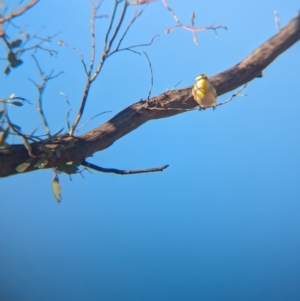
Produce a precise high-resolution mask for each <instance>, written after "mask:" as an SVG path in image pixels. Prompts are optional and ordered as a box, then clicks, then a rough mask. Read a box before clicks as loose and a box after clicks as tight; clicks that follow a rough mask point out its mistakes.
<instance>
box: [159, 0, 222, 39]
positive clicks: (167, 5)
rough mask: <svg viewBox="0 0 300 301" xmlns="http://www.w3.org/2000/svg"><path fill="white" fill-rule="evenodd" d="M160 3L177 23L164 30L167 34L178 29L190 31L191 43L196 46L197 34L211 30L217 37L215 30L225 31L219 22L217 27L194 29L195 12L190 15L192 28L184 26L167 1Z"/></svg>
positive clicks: (163, 0)
mask: <svg viewBox="0 0 300 301" xmlns="http://www.w3.org/2000/svg"><path fill="white" fill-rule="evenodd" d="M161 1H162V3H163V5H164V6H165V7H166V8H167V9H168V10H169V11H170V13H171V14H172V16H173V18H174V20H175V22H176V23H177V25H175V26H173V27H170V28H168V29H166V30H165V32H166V33H169V32H171V31H172V30H174V29H176V28H178V27H181V28H183V29H184V30H187V31H190V32H191V33H192V34H193V41H194V43H195V44H197V45H198V39H197V36H196V33H197V32H200V31H205V30H213V31H214V32H215V34H216V35H217V29H220V28H223V29H227V26H224V25H222V22H220V24H219V25H218V26H214V25H211V26H204V27H195V26H194V22H195V17H196V15H195V12H193V13H192V18H191V23H192V26H189V25H185V24H183V23H182V22H181V21H180V20H179V18H178V16H177V15H176V13H175V12H174V10H173V9H172V8H171V7H170V6H169V4H168V3H167V1H166V0H161Z"/></svg>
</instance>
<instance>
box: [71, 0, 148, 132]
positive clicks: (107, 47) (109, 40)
mask: <svg viewBox="0 0 300 301" xmlns="http://www.w3.org/2000/svg"><path fill="white" fill-rule="evenodd" d="M120 3H121V1H120V0H115V5H114V8H113V13H112V17H111V20H110V23H109V26H108V29H107V31H106V35H105V40H104V47H103V52H102V56H101V59H100V62H99V64H98V66H97V68H96V71H95V72H94V74H93V75H91V73H92V70H93V67H94V60H95V28H94V27H95V25H94V22H95V18H96V17H97V15H96V13H97V9H98V8H99V6H100V4H101V2H99V5H98V6H97V7H95V4H94V1H93V0H91V5H92V17H91V35H92V54H91V59H90V68H89V70H88V71H87V80H86V85H85V88H84V92H83V96H82V99H81V104H80V108H79V110H78V114H77V116H76V118H75V120H74V122H73V124H72V126H71V129H70V131H69V133H70V135H71V136H72V135H74V132H75V130H76V127H77V126H78V123H79V121H80V119H81V118H82V115H83V112H84V109H85V105H86V101H87V98H88V94H89V90H90V87H91V84H92V83H93V82H94V81H95V79H96V78H97V76H98V75H99V73H100V71H101V69H102V67H103V65H104V63H105V61H106V59H107V58H108V57H109V56H110V55H112V54H113V53H115V52H117V51H118V47H119V46H120V44H121V43H120V42H119V43H118V45H117V48H116V49H115V50H114V51H112V52H111V46H112V44H113V42H114V41H115V39H116V37H117V34H118V32H119V30H120V28H121V25H122V23H123V21H124V17H125V14H126V10H127V6H128V4H127V2H126V1H124V5H123V9H122V11H121V14H120V17H119V19H118V22H117V25H116V27H115V29H114V32H113V33H112V36H111V37H110V33H111V31H112V26H113V23H114V20H115V17H116V12H117V8H118V5H119V4H120ZM138 15H140V14H138ZM135 18H137V17H135ZM133 22H134V21H132V22H130V23H129V25H128V26H127V28H126V30H125V33H124V34H123V35H122V37H121V39H122V40H123V38H124V37H125V35H126V34H127V32H128V30H129V28H130V27H131V25H132V24H133ZM122 40H121V42H122ZM152 41H153V40H152ZM152 41H151V43H152ZM129 48H130V47H128V49H127V50H129ZM123 50H125V49H123ZM130 50H131V49H130ZM132 51H133V50H132Z"/></svg>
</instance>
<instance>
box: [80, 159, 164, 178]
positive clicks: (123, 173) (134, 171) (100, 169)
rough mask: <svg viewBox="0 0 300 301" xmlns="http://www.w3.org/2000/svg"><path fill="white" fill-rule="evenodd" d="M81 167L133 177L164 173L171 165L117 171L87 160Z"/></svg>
mask: <svg viewBox="0 0 300 301" xmlns="http://www.w3.org/2000/svg"><path fill="white" fill-rule="evenodd" d="M81 165H82V166H85V167H88V168H91V169H94V170H96V171H100V172H105V173H115V174H118V175H133V174H137V173H147V172H155V171H163V170H164V169H166V168H167V167H168V166H169V165H163V166H159V167H152V168H146V169H135V170H121V169H115V168H104V167H100V166H97V165H95V164H92V163H89V162H87V161H85V160H84V161H83V162H82V163H81Z"/></svg>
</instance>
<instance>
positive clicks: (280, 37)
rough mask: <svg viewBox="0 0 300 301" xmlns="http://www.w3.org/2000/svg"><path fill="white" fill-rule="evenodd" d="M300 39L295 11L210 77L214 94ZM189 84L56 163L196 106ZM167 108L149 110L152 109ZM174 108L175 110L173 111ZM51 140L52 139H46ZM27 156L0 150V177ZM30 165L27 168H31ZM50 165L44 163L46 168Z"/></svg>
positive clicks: (19, 148) (107, 126)
mask: <svg viewBox="0 0 300 301" xmlns="http://www.w3.org/2000/svg"><path fill="white" fill-rule="evenodd" d="M298 40H300V15H299V14H298V15H297V16H296V17H295V18H294V19H292V20H291V21H290V22H289V23H288V24H287V25H286V26H285V27H284V28H282V29H281V30H280V31H279V32H278V33H277V34H276V35H275V36H273V37H272V38H271V39H269V40H268V41H266V42H265V43H263V44H262V45H261V46H259V47H258V48H257V49H256V50H255V51H253V52H252V53H251V54H250V55H249V56H248V57H247V58H245V59H244V60H243V61H241V62H239V63H238V64H236V65H235V66H233V67H232V68H229V69H227V70H225V71H223V72H221V73H219V74H216V75H215V76H213V77H211V78H210V81H211V82H212V84H213V85H214V87H215V88H216V91H217V94H218V95H222V94H224V93H227V92H229V91H232V90H235V89H236V88H237V87H240V86H241V85H243V84H245V83H247V82H249V81H251V80H252V79H254V78H255V77H256V76H258V75H259V74H261V72H262V71H263V70H264V69H265V68H266V67H267V66H268V65H269V64H270V63H271V62H273V61H274V60H275V59H276V58H277V57H278V56H279V55H280V54H281V53H283V52H284V51H286V50H287V49H288V48H289V47H291V46H292V45H293V44H295V43H296V42H297V41H298ZM191 90H192V86H189V87H186V88H183V89H178V90H172V91H167V92H165V93H162V94H160V95H157V96H155V97H152V98H150V99H149V100H148V102H147V101H146V100H145V101H144V100H141V101H139V102H137V103H135V104H132V105H131V106H129V107H127V108H126V109H124V110H123V111H121V112H120V113H118V114H117V115H115V116H114V117H113V118H112V119H110V120H109V121H108V122H106V123H104V124H103V125H101V126H99V127H97V128H95V129H93V130H91V131H89V132H87V133H85V134H83V135H81V136H79V137H76V141H75V143H74V146H73V147H71V148H68V149H67V150H66V151H65V152H62V153H61V156H60V158H59V160H58V161H57V162H58V163H59V162H67V161H70V160H72V161H77V162H84V160H85V158H87V157H88V156H91V155H92V154H93V153H95V152H98V151H101V150H103V149H106V148H108V147H109V146H111V145H112V144H113V143H114V142H115V141H117V140H118V139H120V138H121V137H123V136H125V135H127V134H128V133H130V132H131V131H133V130H135V129H136V128H138V127H139V126H141V125H142V124H144V123H145V122H147V121H149V120H152V119H158V118H165V117H170V116H173V115H176V114H179V113H183V112H184V110H183V111H180V110H178V108H180V109H192V108H194V107H196V106H197V104H196V102H195V101H194V99H193V96H192V93H191ZM155 107H157V108H165V109H166V110H152V109H151V108H155ZM172 109H174V110H172ZM70 139H74V138H73V137H69V136H68V135H66V134H65V135H64V136H61V137H60V139H58V142H56V143H57V144H59V143H67V142H68V140H70ZM49 143H54V142H49ZM31 149H32V153H33V154H35V153H36V152H37V151H38V150H39V147H38V143H32V144H31ZM29 158H30V156H29V154H28V151H27V150H26V148H25V147H24V145H22V144H19V145H13V146H10V147H8V148H5V149H0V177H6V176H9V175H14V174H16V173H17V172H16V170H15V169H16V167H17V166H18V165H20V164H21V163H23V162H25V161H26V160H28V159H29ZM33 165H34V162H33V164H32V165H31V166H30V167H29V168H28V169H27V170H26V172H27V171H33V170H36V169H37V167H34V166H33ZM49 167H50V166H46V168H49Z"/></svg>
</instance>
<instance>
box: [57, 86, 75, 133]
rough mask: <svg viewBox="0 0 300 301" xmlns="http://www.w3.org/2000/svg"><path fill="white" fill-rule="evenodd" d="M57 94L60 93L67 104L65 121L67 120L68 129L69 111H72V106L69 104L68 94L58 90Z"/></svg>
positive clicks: (68, 126)
mask: <svg viewBox="0 0 300 301" xmlns="http://www.w3.org/2000/svg"><path fill="white" fill-rule="evenodd" d="M59 94H60V95H62V96H63V97H64V98H65V101H66V103H67V106H68V111H67V114H66V121H67V128H68V131H69V130H70V113H71V111H72V107H71V104H70V102H69V97H68V95H67V94H65V93H63V92H59Z"/></svg>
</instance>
